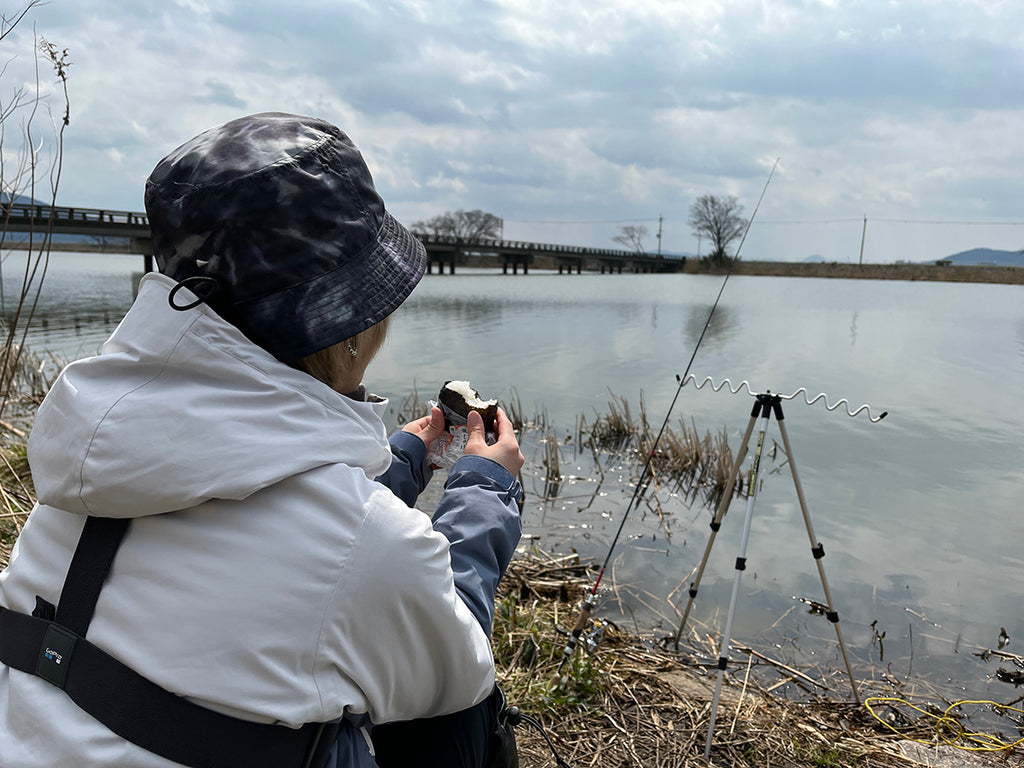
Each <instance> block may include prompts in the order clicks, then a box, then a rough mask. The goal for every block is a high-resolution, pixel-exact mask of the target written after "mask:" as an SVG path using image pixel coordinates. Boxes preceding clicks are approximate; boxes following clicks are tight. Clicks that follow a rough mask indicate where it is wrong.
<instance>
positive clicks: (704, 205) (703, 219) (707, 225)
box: [689, 195, 746, 265]
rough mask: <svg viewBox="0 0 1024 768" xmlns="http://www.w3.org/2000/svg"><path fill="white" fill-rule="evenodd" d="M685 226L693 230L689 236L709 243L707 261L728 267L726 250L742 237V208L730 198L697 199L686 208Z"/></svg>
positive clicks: (704, 197)
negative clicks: (706, 240) (687, 215)
mask: <svg viewBox="0 0 1024 768" xmlns="http://www.w3.org/2000/svg"><path fill="white" fill-rule="evenodd" d="M689 224H690V226H691V227H693V234H695V235H698V236H702V237H707V238H708V239H709V240H710V241H711V245H712V251H711V253H710V254H708V257H707V259H708V261H710V262H711V263H712V264H718V265H723V264H728V263H729V261H730V258H729V246H730V245H731V244H732V242H733V241H734V240H735V239H736V238H738V237H739V236H740V235H742V234H743V228H744V226H745V224H746V222H745V220H744V218H743V206H742V205H740V202H739V200H737V199H736V198H735V197H734V196H732V195H730V196H729V197H715V196H714V195H701V196H700V197H698V198H697V201H696V202H695V203H694V204H693V205H691V206H690V221H689Z"/></svg>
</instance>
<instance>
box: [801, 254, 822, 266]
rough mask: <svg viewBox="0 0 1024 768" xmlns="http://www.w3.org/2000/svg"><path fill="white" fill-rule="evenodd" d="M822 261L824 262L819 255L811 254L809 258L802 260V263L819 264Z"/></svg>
mask: <svg viewBox="0 0 1024 768" xmlns="http://www.w3.org/2000/svg"><path fill="white" fill-rule="evenodd" d="M823 261H825V257H824V256H822V255H821V254H820V253H812V254H811V255H810V256H808V257H807V258H806V259H804V262H805V263H808V264H820V263H822V262H823Z"/></svg>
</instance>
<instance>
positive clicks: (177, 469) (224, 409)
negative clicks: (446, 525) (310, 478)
mask: <svg viewBox="0 0 1024 768" xmlns="http://www.w3.org/2000/svg"><path fill="white" fill-rule="evenodd" d="M173 287H174V281H173V280H171V279H170V278H168V277H166V276H164V275H159V274H155V273H151V274H147V275H146V276H145V277H144V278H143V280H142V282H141V284H140V286H139V296H138V298H137V299H136V301H135V303H134V305H133V306H132V308H131V310H129V312H128V314H127V315H126V316H125V318H124V319H123V320H122V321H121V324H120V325H119V326H118V327H117V329H116V330H115V331H114V333H113V334H112V335H111V337H110V339H109V340H108V341H107V343H106V344H105V345H104V346H103V351H102V353H101V354H100V355H99V356H97V357H92V358H87V359H85V360H80V361H77V362H75V363H72V364H71V365H69V366H68V367H67V368H66V369H65V371H64V372H63V373H62V374H61V376H60V378H59V379H58V380H57V382H56V383H55V384H54V386H53V387H52V388H51V390H50V393H49V394H48V395H47V397H46V400H45V401H44V402H43V404H42V405H41V406H40V408H39V412H38V415H37V417H36V423H35V427H34V429H33V432H32V435H31V437H30V439H29V446H28V451H29V461H30V463H31V466H32V473H33V478H34V480H35V484H36V491H37V494H38V496H39V500H40V501H41V502H42V503H44V504H49V505H52V506H55V507H58V508H61V509H65V510H67V511H71V512H79V513H83V514H90V513H91V514H99V515H103V516H111V517H136V516H140V515H149V514H159V513H162V512H169V511H172V510H176V509H184V508H188V507H192V506H195V505H196V504H199V503H202V502H203V501H206V500H208V499H211V498H221V499H243V498H245V497H247V496H249V495H250V494H252V493H254V492H256V491H258V490H260V489H261V488H264V487H266V486H268V485H271V484H273V483H276V482H279V481H280V480H283V479H284V478H287V477H290V476H292V475H295V474H298V473H301V472H305V471H307V470H310V469H312V468H314V467H317V466H321V465H324V464H329V463H344V464H349V465H351V466H355V467H360V468H362V469H363V471H364V472H365V473H366V475H367V476H368V477H371V478H372V477H376V476H377V475H379V474H381V473H382V472H384V471H385V470H386V469H387V467H388V466H389V465H390V461H391V452H390V449H389V448H388V444H387V435H386V432H385V428H384V424H383V421H382V419H381V417H382V415H383V413H384V412H385V410H386V408H387V401H386V400H385V401H381V402H356V401H354V400H351V399H349V398H346V397H344V396H342V395H339V394H338V393H336V392H334V391H333V390H332V389H330V388H329V387H328V386H326V385H325V384H323V383H321V382H319V381H317V380H316V379H314V378H312V377H311V376H309V375H307V374H305V373H303V372H301V371H298V370H296V369H294V368H291V367H289V366H287V365H284V364H283V363H281V362H279V361H278V360H277V359H276V358H274V357H273V356H272V355H270V354H269V353H268V352H266V351H265V350H263V349H262V348H260V347H258V346H256V345H255V344H253V343H252V342H250V341H249V340H248V339H247V338H246V337H245V336H244V335H243V334H242V333H241V332H240V331H238V329H236V328H235V327H234V326H232V325H230V324H229V323H227V322H226V321H224V320H223V319H221V318H220V317H219V316H218V315H217V314H216V313H215V312H213V311H212V310H211V309H209V308H208V307H206V306H203V305H200V306H198V307H196V308H194V309H190V310H187V311H184V312H182V311H177V310H174V309H172V308H171V307H170V306H169V305H168V302H167V296H168V294H169V292H170V290H171V288H173ZM183 300H185V299H184V296H179V297H177V301H183Z"/></svg>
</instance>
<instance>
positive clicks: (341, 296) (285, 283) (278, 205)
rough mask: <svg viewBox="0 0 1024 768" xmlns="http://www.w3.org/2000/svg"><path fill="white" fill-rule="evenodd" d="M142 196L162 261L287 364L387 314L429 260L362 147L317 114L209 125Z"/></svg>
mask: <svg viewBox="0 0 1024 768" xmlns="http://www.w3.org/2000/svg"><path fill="white" fill-rule="evenodd" d="M145 201H146V213H147V215H148V216H149V225H150V230H151V232H152V238H153V255H154V257H155V259H156V263H157V267H158V269H159V270H160V271H161V272H162V273H164V274H166V275H168V276H170V277H171V278H173V279H175V280H177V281H178V287H181V286H184V287H187V288H189V289H190V290H191V291H192V292H193V293H194V294H195V295H196V296H198V297H199V301H203V302H206V304H208V305H209V306H210V307H211V308H212V309H213V310H214V311H216V312H217V313H218V314H220V315H221V316H222V317H223V318H224V319H225V320H227V321H228V322H230V323H231V324H233V325H234V326H236V327H237V328H238V329H239V330H241V331H242V333H244V334H245V335H246V336H247V337H248V338H249V339H250V340H252V341H253V342H254V343H256V344H258V345H260V346H261V347H263V348H264V349H266V350H267V351H268V352H270V353H271V354H272V355H274V356H275V357H277V358H278V359H279V360H281V361H282V362H285V363H288V364H291V363H294V362H295V361H297V360H298V359H299V358H301V357H304V356H306V355H309V354H312V353H313V352H317V351H319V350H321V349H325V348H326V347H329V346H332V345H333V344H337V343H338V342H340V341H344V340H345V339H348V338H351V337H352V336H355V335H356V334H357V333H359V332H361V331H364V330H366V329H367V328H369V327H370V326H372V325H374V324H376V323H378V322H380V321H381V320H383V319H384V318H385V317H387V316H388V315H389V314H391V313H392V312H393V311H394V310H395V309H397V308H398V306H399V305H400V304H401V303H402V302H403V301H405V299H406V297H407V296H408V295H409V293H410V292H411V291H412V289H413V288H414V287H415V286H416V284H417V283H418V282H419V280H420V278H421V277H422V276H423V273H424V271H425V268H426V262H427V255H426V251H425V250H424V248H423V245H422V243H420V241H419V240H418V239H417V238H416V237H415V236H414V235H412V234H411V233H410V232H409V231H408V230H406V229H405V227H403V226H402V225H401V224H400V223H399V222H398V221H397V220H395V219H394V218H393V217H392V216H391V214H389V213H388V212H387V211H386V210H385V209H384V201H383V200H381V198H380V195H378V194H377V192H376V190H375V189H374V186H373V179H372V178H371V176H370V171H369V169H368V168H367V167H366V163H365V162H364V160H363V157H362V155H361V154H360V153H359V150H358V149H357V148H356V146H355V144H353V143H352V141H351V139H349V137H348V136H346V135H345V133H344V132H342V131H341V130H340V129H339V128H337V127H336V126H334V125H331V124H330V123H328V122H325V121H323V120H320V119H317V118H312V117H301V116H298V115H290V114H284V113H280V112H266V113H261V114H256V115H250V116H247V117H242V118H239V119H237V120H232V121H231V122H228V123H224V124H223V125H220V126H217V127H215V128H211V129H210V130H208V131H205V132H204V133H201V134H200V135H198V136H196V137H195V138H194V139H191V140H190V141H188V142H186V143H185V144H182V145H181V146H180V147H178V148H177V149H176V150H174V151H173V152H171V153H170V154H169V155H168V156H167V157H165V158H164V159H163V160H161V161H160V162H159V163H158V164H157V166H156V168H155V169H154V170H153V172H152V173H151V174H150V176H149V179H148V180H147V181H146V195H145ZM175 293H176V291H172V294H171V296H170V301H171V306H173V307H175V308H176V309H187V308H189V307H190V306H194V305H195V303H198V302H193V303H192V304H184V299H183V297H181V296H178V297H176V296H175Z"/></svg>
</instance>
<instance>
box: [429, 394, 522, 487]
mask: <svg viewBox="0 0 1024 768" xmlns="http://www.w3.org/2000/svg"><path fill="white" fill-rule="evenodd" d="M441 422H442V423H441V426H442V428H443V427H444V419H443V418H442V419H441ZM466 429H467V431H468V432H469V440H468V441H467V442H466V453H467V454H473V455H476V456H483V457H484V458H486V459H493V460H494V461H496V462H498V463H499V464H501V466H503V467H504V468H505V469H507V470H508V471H509V472H511V473H512V474H513V475H518V474H519V470H521V469H522V468H523V464H524V463H525V462H526V459H525V458H523V454H522V452H520V450H519V441H518V440H517V439H516V432H515V429H513V428H512V422H511V421H509V418H508V416H506V415H505V412H504V411H503V410H502V409H501V408H499V409H498V415H497V417H495V419H494V432H495V435H496V436H497V438H498V441H497V442H496V443H495V444H494V445H488V444H487V440H486V439H485V438H484V420H483V417H482V416H481V415H480V414H479V413H477V412H476V411H470V412H469V416H468V418H467V419H466Z"/></svg>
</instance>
